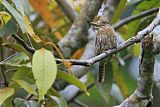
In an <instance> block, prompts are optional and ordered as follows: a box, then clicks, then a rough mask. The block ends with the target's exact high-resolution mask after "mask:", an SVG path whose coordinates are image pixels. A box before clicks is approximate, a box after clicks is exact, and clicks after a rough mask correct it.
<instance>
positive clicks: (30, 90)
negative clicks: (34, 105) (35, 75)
mask: <svg viewBox="0 0 160 107" xmlns="http://www.w3.org/2000/svg"><path fill="white" fill-rule="evenodd" d="M13 81H14V82H16V83H17V84H19V85H20V86H21V87H22V88H24V89H25V90H26V91H27V92H28V93H30V94H34V95H37V93H36V91H35V90H34V89H33V87H32V86H31V85H30V84H28V83H27V82H26V81H24V80H20V79H13Z"/></svg>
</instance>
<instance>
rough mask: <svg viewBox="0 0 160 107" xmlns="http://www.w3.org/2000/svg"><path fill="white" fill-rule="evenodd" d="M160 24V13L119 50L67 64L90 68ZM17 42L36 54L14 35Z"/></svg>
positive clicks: (121, 45)
mask: <svg viewBox="0 0 160 107" xmlns="http://www.w3.org/2000/svg"><path fill="white" fill-rule="evenodd" d="M159 23H160V12H159V13H158V14H157V16H156V18H155V19H154V20H153V21H152V23H151V24H150V25H149V26H148V27H146V28H145V29H144V30H142V31H140V32H138V33H137V35H136V36H135V37H131V38H130V39H128V40H127V41H125V42H124V43H121V44H120V45H118V46H117V48H114V49H110V50H108V51H106V52H104V53H101V54H100V55H98V56H95V57H93V58H91V59H89V60H76V59H65V61H66V62H68V61H69V62H71V63H72V64H73V65H82V66H90V65H93V64H94V63H96V62H98V61H100V60H102V59H104V58H105V57H107V56H110V55H113V54H116V53H117V52H119V51H121V50H123V49H125V48H127V47H129V46H130V45H132V44H134V43H138V42H140V41H141V40H142V39H143V38H144V37H145V36H146V35H147V34H148V33H150V32H151V31H152V30H153V29H154V28H155V27H156V26H157V25H158V24H159ZM12 36H13V37H14V38H15V39H16V40H17V41H19V42H20V43H21V45H23V47H24V48H25V49H26V50H27V51H29V52H31V53H34V51H35V49H34V48H31V47H29V46H28V45H27V44H26V43H25V42H24V40H23V39H21V38H20V37H18V36H17V35H12ZM56 61H57V63H61V62H62V59H56Z"/></svg>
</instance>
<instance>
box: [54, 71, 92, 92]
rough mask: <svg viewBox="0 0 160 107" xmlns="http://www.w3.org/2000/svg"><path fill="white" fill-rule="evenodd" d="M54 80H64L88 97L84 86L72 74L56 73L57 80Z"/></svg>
mask: <svg viewBox="0 0 160 107" xmlns="http://www.w3.org/2000/svg"><path fill="white" fill-rule="evenodd" d="M56 79H60V80H64V81H65V82H68V83H70V84H73V85H75V86H77V87H78V88H80V89H81V90H83V91H84V92H85V93H86V94H87V95H89V93H88V91H87V88H86V85H85V84H83V83H82V82H81V81H80V80H79V79H78V78H77V77H76V76H74V75H73V74H70V73H66V72H63V71H58V73H57V78H56Z"/></svg>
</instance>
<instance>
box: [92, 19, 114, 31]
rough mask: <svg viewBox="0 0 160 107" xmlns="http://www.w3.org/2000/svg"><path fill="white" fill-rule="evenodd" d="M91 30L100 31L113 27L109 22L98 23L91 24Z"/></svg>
mask: <svg viewBox="0 0 160 107" xmlns="http://www.w3.org/2000/svg"><path fill="white" fill-rule="evenodd" d="M91 25H92V26H91V28H92V29H93V30H99V29H100V28H103V27H106V26H107V27H111V24H110V23H109V22H107V21H97V22H91Z"/></svg>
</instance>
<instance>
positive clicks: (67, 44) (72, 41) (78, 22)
mask: <svg viewBox="0 0 160 107" xmlns="http://www.w3.org/2000/svg"><path fill="white" fill-rule="evenodd" d="M102 2H103V0H86V2H85V3H84V6H83V7H82V9H81V11H80V14H79V15H78V16H77V17H76V19H75V20H74V23H73V24H72V26H71V28H70V30H69V31H68V33H67V34H66V36H65V37H64V38H63V39H62V40H61V41H60V42H59V43H58V45H59V47H60V49H61V50H62V52H63V53H67V55H66V54H65V57H70V56H71V55H72V53H73V52H74V51H75V50H76V49H78V48H79V47H80V46H84V45H85V44H86V42H87V34H88V29H89V24H88V22H91V21H92V20H93V18H94V17H95V15H96V14H97V13H98V10H99V8H100V6H101V4H102Z"/></svg>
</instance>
